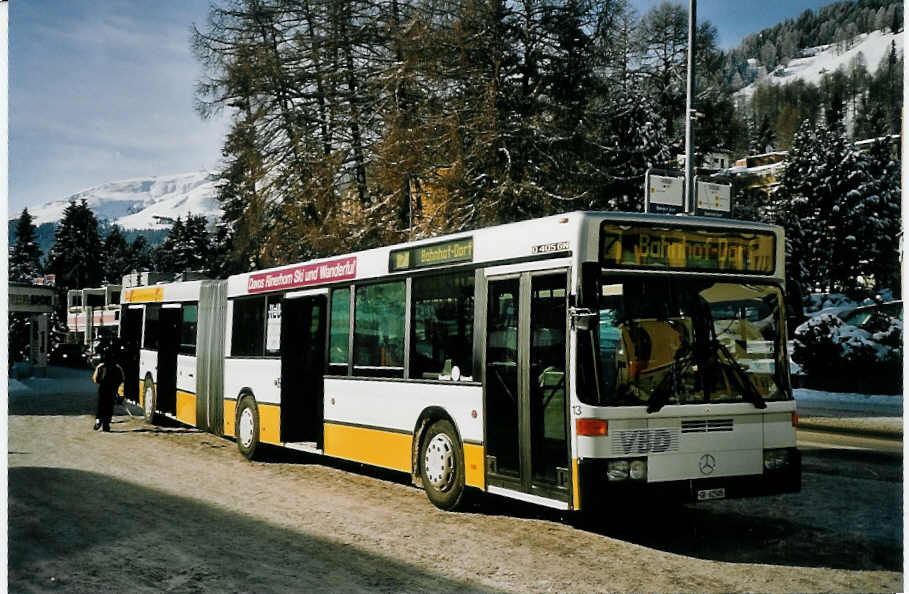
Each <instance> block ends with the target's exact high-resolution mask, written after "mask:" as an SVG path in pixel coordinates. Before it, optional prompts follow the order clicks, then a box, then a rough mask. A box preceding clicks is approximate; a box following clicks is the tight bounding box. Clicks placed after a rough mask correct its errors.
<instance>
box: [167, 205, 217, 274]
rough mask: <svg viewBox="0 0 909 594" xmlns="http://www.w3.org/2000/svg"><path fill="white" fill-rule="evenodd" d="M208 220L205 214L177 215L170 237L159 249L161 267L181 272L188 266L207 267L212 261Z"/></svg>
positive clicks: (198, 269)
mask: <svg viewBox="0 0 909 594" xmlns="http://www.w3.org/2000/svg"><path fill="white" fill-rule="evenodd" d="M207 226H208V221H207V220H206V218H205V217H204V216H201V215H193V214H188V215H186V219H185V220H184V219H183V218H182V217H177V220H176V221H175V222H174V224H173V226H172V227H171V229H170V232H169V233H168V234H167V238H166V239H165V240H164V242H163V243H162V244H161V245H160V246H158V248H157V250H156V254H157V257H156V260H157V262H158V269H159V270H161V271H163V272H173V273H180V272H184V271H187V270H192V271H204V270H208V269H209V267H210V265H211V261H210V260H211V255H212V247H211V238H210V237H209V233H208V230H207V229H206V227H207Z"/></svg>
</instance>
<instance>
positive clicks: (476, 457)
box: [464, 443, 486, 489]
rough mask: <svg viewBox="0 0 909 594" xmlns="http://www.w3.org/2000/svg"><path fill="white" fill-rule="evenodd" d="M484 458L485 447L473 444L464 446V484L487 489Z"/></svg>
mask: <svg viewBox="0 0 909 594" xmlns="http://www.w3.org/2000/svg"><path fill="white" fill-rule="evenodd" d="M484 458H485V455H484V450H483V446H481V445H475V444H472V443H465V444H464V482H465V483H466V484H467V485H468V486H470V487H479V488H480V489H484V488H486V481H485V475H484V473H483V460H484Z"/></svg>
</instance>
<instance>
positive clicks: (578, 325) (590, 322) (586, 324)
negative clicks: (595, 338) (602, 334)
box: [570, 307, 600, 331]
mask: <svg viewBox="0 0 909 594" xmlns="http://www.w3.org/2000/svg"><path fill="white" fill-rule="evenodd" d="M570 314H571V327H572V328H573V329H574V330H583V331H590V330H593V329H594V328H596V327H597V322H598V320H599V317H600V316H599V315H598V314H597V313H595V312H592V311H590V310H589V309H587V308H580V307H572V308H571V310H570Z"/></svg>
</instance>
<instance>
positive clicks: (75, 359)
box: [49, 343, 89, 367]
mask: <svg viewBox="0 0 909 594" xmlns="http://www.w3.org/2000/svg"><path fill="white" fill-rule="evenodd" d="M49 362H50V364H51V365H62V366H65V367H88V365H89V361H88V353H87V352H86V351H85V347H84V346H83V345H81V344H77V343H62V344H60V345H58V346H57V348H56V349H54V350H53V352H51V353H50V361H49Z"/></svg>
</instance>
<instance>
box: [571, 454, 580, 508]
mask: <svg viewBox="0 0 909 594" xmlns="http://www.w3.org/2000/svg"><path fill="white" fill-rule="evenodd" d="M579 482H580V481H579V480H578V459H577V458H572V459H571V491H572V493H571V497H572V499H571V502H572V508H573V509H574V510H575V511H577V510H579V509H581V489H580V486H579V485H578V483H579Z"/></svg>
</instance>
